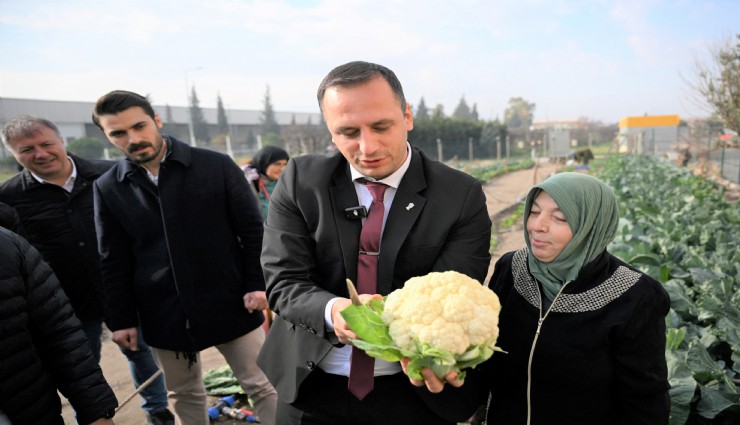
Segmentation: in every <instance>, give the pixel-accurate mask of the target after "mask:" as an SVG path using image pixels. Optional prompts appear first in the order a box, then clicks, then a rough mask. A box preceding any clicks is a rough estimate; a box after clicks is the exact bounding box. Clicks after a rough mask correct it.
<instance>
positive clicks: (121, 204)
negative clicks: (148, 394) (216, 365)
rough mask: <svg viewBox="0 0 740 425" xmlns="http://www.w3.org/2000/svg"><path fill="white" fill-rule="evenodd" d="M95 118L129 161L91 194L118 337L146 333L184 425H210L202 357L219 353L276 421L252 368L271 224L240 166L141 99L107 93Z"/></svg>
mask: <svg viewBox="0 0 740 425" xmlns="http://www.w3.org/2000/svg"><path fill="white" fill-rule="evenodd" d="M92 119H93V122H94V123H95V124H96V125H97V126H98V127H99V128H100V129H101V130H102V131H103V133H105V135H106V137H107V138H108V140H110V141H111V143H113V145H114V146H116V148H118V149H119V150H120V151H121V152H123V153H124V154H125V156H126V157H125V158H124V159H121V160H120V161H118V162H117V163H116V164H115V165H114V166H113V168H111V169H110V170H109V171H108V172H106V173H105V174H104V175H102V176H101V177H100V178H99V179H97V180H96V181H95V184H94V187H93V192H94V196H95V224H96V228H97V235H98V249H99V251H100V256H101V269H102V274H103V292H104V294H105V300H106V313H107V321H106V323H107V324H108V327H109V328H110V329H111V330H112V331H113V337H112V338H113V341H114V342H116V343H117V344H119V345H120V346H122V347H124V348H128V349H132V350H136V349H137V346H136V345H137V341H138V337H139V326H140V329H141V332H142V333H143V336H144V340H145V341H146V342H147V343H148V344H149V345H151V346H152V351H153V353H154V357H155V360H156V361H157V363H158V364H159V365H160V367H161V368H162V370H163V372H164V376H165V385H166V387H167V389H168V390H169V396H170V399H171V400H172V403H173V407H174V410H175V415H176V416H177V421H178V423H180V424H183V425H207V424H208V423H209V419H208V406H207V404H206V401H207V399H206V389H205V386H204V383H203V374H202V370H201V365H200V362H199V358H200V355H199V352H200V351H201V350H204V349H206V348H210V347H213V346H215V347H216V348H217V349H218V350H219V351H220V352H221V354H222V355H223V356H224V357H225V359H226V362H227V363H228V364H229V366H230V367H231V370H232V372H233V373H234V376H235V377H236V378H237V380H238V381H239V384H240V385H241V387H242V389H244V391H245V392H246V393H247V394H248V395H249V396H250V397H251V399H252V400H253V401H254V403H255V405H254V408H255V412H256V413H257V415H258V416H259V418H260V421H261V423H262V424H265V425H271V424H273V423H274V418H275V405H276V403H277V394H276V393H275V389H274V388H273V387H272V385H270V382H269V381H268V380H267V377H266V376H265V375H264V373H263V372H262V371H261V370H260V368H259V367H257V365H256V363H255V361H256V358H257V353H258V352H259V350H260V349H261V348H262V343H263V342H264V339H265V333H264V331H263V330H262V328H261V326H260V325H262V323H263V321H264V318H263V314H262V311H260V310H264V309H265V308H266V307H267V299H266V297H265V281H264V277H263V275H262V269H261V268H260V263H259V255H260V249H261V247H262V217H261V216H260V212H259V207H258V206H257V202H256V200H255V197H254V196H252V195H251V193H250V189H249V187H248V183H247V180H246V179H245V178H244V174H243V172H242V170H241V169H240V168H239V166H238V165H236V163H235V162H234V161H233V160H232V159H231V158H229V157H228V156H226V155H223V154H221V153H217V152H213V151H210V150H206V149H198V148H192V147H190V146H188V145H187V144H184V143H182V142H180V141H178V140H176V139H175V138H173V137H170V136H163V135H162V134H161V133H160V129H161V128H162V121H161V119H160V118H159V116H158V115H157V114H155V113H154V109H153V108H152V105H151V104H150V103H149V101H148V100H147V99H146V98H145V97H143V96H141V95H139V94H137V93H132V92H129V91H124V90H116V91H112V92H110V93H108V94H105V95H103V96H102V97H100V98H99V99H98V101H97V102H96V103H95V108H94V110H93V114H92Z"/></svg>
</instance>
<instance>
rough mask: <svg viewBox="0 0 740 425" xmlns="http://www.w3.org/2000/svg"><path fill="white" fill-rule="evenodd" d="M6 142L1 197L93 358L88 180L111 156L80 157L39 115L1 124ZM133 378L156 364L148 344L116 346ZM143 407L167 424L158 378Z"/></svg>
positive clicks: (97, 346)
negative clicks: (8, 159) (57, 287)
mask: <svg viewBox="0 0 740 425" xmlns="http://www.w3.org/2000/svg"><path fill="white" fill-rule="evenodd" d="M2 138H3V141H4V142H5V144H6V146H7V147H8V148H10V151H11V152H12V153H13V156H15V159H16V161H17V162H18V163H19V164H21V165H22V166H23V170H22V171H21V172H20V173H18V174H16V175H15V176H13V177H11V178H10V179H8V180H7V181H6V182H4V183H3V184H2V185H0V201H2V202H5V203H7V204H9V205H11V206H12V207H14V208H15V210H16V211H17V213H18V216H19V217H20V221H21V224H22V226H21V227H22V228H23V236H25V237H26V238H27V239H28V241H29V242H30V243H31V244H32V245H33V246H34V247H35V248H36V249H38V250H39V251H40V252H41V255H42V256H43V257H44V260H45V261H46V262H47V263H49V265H50V266H51V268H52V269H53V270H54V273H55V274H56V276H57V278H58V279H59V281H60V283H61V285H62V288H64V292H65V293H66V295H67V296H68V297H69V300H70V302H71V303H72V308H74V310H75V314H76V315H77V317H78V318H79V319H80V321H82V330H83V331H84V332H85V335H86V336H87V341H88V343H89V344H90V350H91V351H92V354H93V357H95V360H96V361H100V353H101V349H102V343H101V336H102V333H103V319H104V317H105V309H104V307H103V294H102V290H101V286H100V279H101V277H100V260H99V257H98V244H97V239H96V237H95V219H94V214H93V191H92V185H93V183H94V182H95V180H96V179H97V178H98V177H100V175H102V174H103V173H104V172H105V171H107V170H108V169H109V168H110V167H112V166H113V164H114V162H113V161H103V160H98V159H85V158H81V157H79V156H77V155H73V154H71V153H69V152H67V149H66V147H65V146H64V139H63V138H62V135H61V132H60V131H59V128H58V127H57V126H56V125H55V124H54V123H53V122H51V121H49V120H47V119H45V118H39V117H32V116H28V115H24V116H20V117H18V118H15V119H13V120H11V121H10V122H8V123H7V124H6V125H5V127H4V128H3V130H2ZM122 352H123V354H124V355H125V356H126V358H127V359H128V360H129V367H130V369H131V376H132V378H133V382H134V385H135V386H137V387H138V386H139V385H141V384H142V383H144V382H145V381H146V380H147V379H149V377H151V376H152V375H154V374H155V373H156V372H157V369H158V368H157V364H156V363H155V362H154V358H153V357H152V353H151V350H149V347H148V346H147V345H146V344H145V343H144V341H142V340H140V341H139V350H138V351H136V352H134V351H130V350H122ZM141 396H142V398H143V400H144V401H143V402H142V404H141V407H142V409H144V411H145V412H146V418H147V421H148V423H149V424H151V425H172V424H174V417H173V416H172V413H171V412H170V411H169V410H168V409H167V391H166V390H165V388H164V379H163V378H161V377H159V378H157V379H155V380H154V381H153V382H152V383H151V384H150V385H149V386H148V387H146V389H144V390H142V392H141Z"/></svg>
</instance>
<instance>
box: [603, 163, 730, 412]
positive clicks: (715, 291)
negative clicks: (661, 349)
mask: <svg viewBox="0 0 740 425" xmlns="http://www.w3.org/2000/svg"><path fill="white" fill-rule="evenodd" d="M599 177H600V178H601V179H603V180H604V181H605V182H607V183H608V184H609V185H610V186H612V187H613V188H614V190H615V192H616V193H617V196H618V197H619V199H620V215H621V217H622V218H621V219H620V230H619V233H618V236H617V238H616V239H615V241H614V242H613V243H612V245H610V247H609V250H610V252H612V253H613V254H615V255H617V256H618V257H620V258H622V259H623V260H625V261H627V262H629V263H630V264H632V265H633V266H635V267H638V268H640V269H641V270H643V271H644V272H646V273H648V274H650V275H651V276H652V277H654V278H655V279H657V280H659V281H660V282H662V283H663V285H664V287H665V288H666V290H667V291H668V292H669V293H670V296H671V311H670V313H669V314H668V316H667V317H666V325H667V343H666V358H667V361H668V375H669V380H670V384H671V390H670V395H671V425H678V424H681V425H683V424H691V425H694V424H722V425H724V424H738V423H740V390H739V389H738V385H740V207H739V206H738V205H737V204H729V203H728V202H726V201H725V200H724V199H723V196H722V195H723V189H722V188H721V187H720V186H717V185H716V184H714V183H713V182H711V181H707V180H705V179H703V178H701V177H697V176H693V175H691V174H690V172H689V171H688V170H686V169H679V168H676V167H675V166H674V165H672V164H671V163H669V162H668V161H666V160H663V159H661V158H657V157H650V156H618V157H612V158H610V159H608V160H607V161H606V162H605V163H604V167H603V170H602V171H601V172H600V174H599Z"/></svg>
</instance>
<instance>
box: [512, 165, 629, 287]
mask: <svg viewBox="0 0 740 425" xmlns="http://www.w3.org/2000/svg"><path fill="white" fill-rule="evenodd" d="M543 190H544V191H545V192H547V194H548V195H550V196H551V197H552V199H553V200H554V201H555V203H556V204H558V207H559V208H560V210H561V211H562V212H563V214H564V215H565V219H566V220H567V221H568V226H569V227H570V230H571V231H572V232H573V239H572V240H571V241H570V242H568V244H567V245H566V246H565V248H563V251H561V252H560V254H558V256H557V257H556V258H555V259H554V260H552V261H551V262H549V263H543V262H541V261H540V260H538V259H537V258H536V257H535V256H534V255H533V254H532V245H531V244H530V241H529V234H528V233H527V229H526V225H525V228H524V239H525V240H526V242H527V248H528V249H529V255H528V257H529V271H530V272H531V273H532V275H534V277H535V279H537V281H538V282H540V283H541V284H542V287H543V289H544V292H545V296H546V297H547V299H549V300H552V299H553V298H555V294H557V292H558V291H559V290H560V287H561V286H562V285H563V283H564V282H568V281H572V280H575V279H576V277H578V273H580V271H581V268H582V267H583V266H584V265H586V264H588V263H590V262H591V261H593V260H594V259H595V258H596V257H598V256H599V254H601V253H602V252H603V251H604V250H605V249H606V246H607V245H609V243H610V242H611V241H612V239H614V236H615V235H616V233H617V226H618V224H619V223H618V222H619V208H618V206H617V197H616V196H615V195H614V192H613V191H612V190H611V188H609V186H607V185H606V184H605V183H603V182H602V181H601V180H599V179H597V178H595V177H591V176H589V175H586V174H581V173H559V174H555V175H553V176H551V177H550V178H548V179H547V180H545V181H543V182H542V183H540V184H538V185H535V186H534V187H533V188H532V189H531V190H530V191H529V194H528V195H527V201H526V203H525V205H524V223H526V222H527V219H528V218H529V212H530V210H531V209H532V203H533V202H534V200H535V198H536V197H537V195H539V194H540V192H541V191H543Z"/></svg>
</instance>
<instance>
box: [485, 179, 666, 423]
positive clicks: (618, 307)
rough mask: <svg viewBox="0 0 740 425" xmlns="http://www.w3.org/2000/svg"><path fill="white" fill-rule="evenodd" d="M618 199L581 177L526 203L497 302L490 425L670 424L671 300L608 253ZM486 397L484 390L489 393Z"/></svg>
mask: <svg viewBox="0 0 740 425" xmlns="http://www.w3.org/2000/svg"><path fill="white" fill-rule="evenodd" d="M618 221H619V209H618V205H617V198H616V196H615V195H614V192H612V190H611V188H609V187H608V186H607V185H606V184H604V183H602V182H601V181H599V180H598V179H596V178H594V177H591V176H589V175H585V174H582V173H577V172H575V173H560V174H556V175H554V176H552V177H550V178H548V179H547V180H545V181H544V182H542V183H540V184H538V185H536V186H535V187H534V188H532V190H530V192H529V194H528V195H527V198H526V203H525V207H524V222H525V223H526V225H525V230H524V238H525V241H526V244H527V246H526V248H523V249H521V250H519V251H514V252H509V253H507V254H505V255H504V256H503V257H501V259H499V260H498V262H497V263H496V267H495V270H494V273H493V276H492V278H491V282H490V284H489V286H490V287H491V288H492V289H493V291H494V292H495V293H496V294H497V295H498V297H499V299H500V301H501V316H500V317H499V320H500V322H499V330H500V336H499V339H498V341H497V344H496V345H497V346H499V347H500V348H501V349H502V350H504V351H506V354H502V355H495V356H493V357H492V358H491V359H490V360H489V361H488V362H487V363H484V364H482V365H480V366H479V369H480V370H481V371H485V372H486V374H488V375H489V378H488V380H487V381H486V382H488V384H489V385H488V387H487V388H486V390H488V391H490V393H491V397H490V402H489V404H488V411H487V423H488V424H505V425H508V424H524V423H527V424H531V425H544V424H569V425H591V424H601V425H618V424H620V425H621V424H630V425H664V424H668V416H669V413H670V400H669V397H668V389H669V384H668V378H667V366H666V358H665V351H664V350H665V341H666V339H665V332H666V326H665V316H666V314H668V310H669V308H670V299H669V297H668V293H666V291H665V290H664V289H663V287H662V285H661V284H660V283H659V282H658V281H656V280H654V279H652V278H651V277H650V276H647V275H646V274H644V273H642V272H640V271H638V270H636V269H635V268H633V267H631V266H630V265H628V264H626V263H624V262H623V261H621V260H619V259H618V258H616V257H614V256H613V255H611V254H610V253H609V252H608V251H607V250H606V248H607V246H608V245H609V243H610V242H611V241H612V239H614V236H615V235H616V232H617V225H618ZM486 392H487V391H486Z"/></svg>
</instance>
